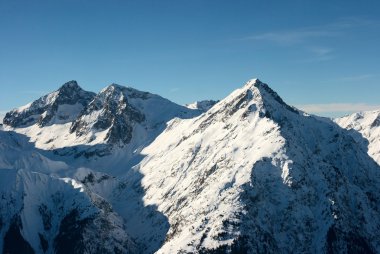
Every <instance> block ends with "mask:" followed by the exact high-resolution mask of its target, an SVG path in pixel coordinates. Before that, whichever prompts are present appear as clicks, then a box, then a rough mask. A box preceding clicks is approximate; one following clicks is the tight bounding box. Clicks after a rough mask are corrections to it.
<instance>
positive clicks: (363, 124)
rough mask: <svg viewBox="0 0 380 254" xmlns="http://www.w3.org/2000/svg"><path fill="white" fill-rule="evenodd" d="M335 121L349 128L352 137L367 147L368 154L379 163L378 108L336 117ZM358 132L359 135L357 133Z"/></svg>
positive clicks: (379, 112)
mask: <svg viewBox="0 0 380 254" xmlns="http://www.w3.org/2000/svg"><path fill="white" fill-rule="evenodd" d="M335 122H336V123H337V124H339V125H340V126H341V127H343V128H345V129H348V130H351V132H350V133H351V134H352V136H353V138H354V139H355V140H357V141H358V142H359V143H361V145H363V148H364V149H368V154H369V155H370V156H371V157H372V158H373V159H374V160H375V161H376V162H377V163H378V164H379V165H380V110H374V111H365V112H359V113H354V114H351V115H348V116H344V117H341V118H337V119H335ZM358 133H360V134H361V135H357V134H358ZM361 136H363V137H364V138H365V139H363V138H362V137H361ZM363 141H365V142H364V143H363ZM367 143H368V144H367Z"/></svg>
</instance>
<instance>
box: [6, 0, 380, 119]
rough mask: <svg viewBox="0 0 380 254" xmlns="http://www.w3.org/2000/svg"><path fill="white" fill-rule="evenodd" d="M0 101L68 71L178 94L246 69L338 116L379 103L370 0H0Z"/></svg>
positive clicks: (235, 81)
mask: <svg viewBox="0 0 380 254" xmlns="http://www.w3.org/2000/svg"><path fill="white" fill-rule="evenodd" d="M0 34H1V37H0V38H1V40H0V86H1V93H0V112H5V111H7V110H9V109H11V108H14V107H18V106H21V105H23V104H26V103H28V102H30V101H32V100H34V99H36V98H38V97H39V96H41V95H43V94H45V93H47V92H50V91H53V90H55V89H57V88H58V87H59V86H60V85H62V84H63V83H65V82H66V81H69V80H73V79H74V80H77V81H78V83H79V84H80V85H81V86H82V87H83V88H84V89H87V90H91V91H95V92H97V91H99V90H100V89H101V88H103V87H105V86H107V85H108V84H110V83H118V84H121V85H129V86H132V87H135V88H137V89H140V90H145V91H149V92H153V93H157V94H160V95H161V96H164V97H166V98H168V99H170V100H173V101H175V102H177V103H180V104H184V103H188V102H192V101H195V100H201V99H220V98H223V97H225V96H226V95H228V94H229V93H230V92H231V91H232V90H234V89H236V88H238V87H240V86H242V85H243V84H244V83H245V82H246V81H247V80H248V79H250V78H255V77H258V78H260V79H261V80H262V81H264V82H266V83H268V84H269V85H270V86H271V87H272V88H273V89H274V90H276V91H277V92H278V93H279V94H280V95H281V96H282V97H283V99H284V100H285V101H286V102H287V103H289V104H291V105H296V106H299V107H301V108H304V109H306V110H308V111H311V112H314V113H316V114H319V115H327V116H338V115H342V114H345V113H348V112H352V111H359V110H369V109H373V108H380V99H379V97H380V96H379V95H380V82H379V78H380V77H379V76H380V61H379V59H380V47H379V45H380V1H377V0H373V1H371V0H366V1H353V0H346V1H338V0H336V1H315V0H313V1H309V0H298V1H270V0H269V1H261V0H260V1H253V0H251V1H242V0H234V1H232V0H231V1H223V0H209V1H206V0H202V1H201V0H191V1H188V0H186V1H185V0H176V1H165V0H162V1H145V0H139V1H138V0H135V1H128V0H125V1H112V0H110V1H104V0H103V1H100V0H92V1H90V0H88V1H87V0H72V1H70V0H60V1H58V0H49V1H42V0H36V1H26V0H25V1H21V0H9V1H8V0H0Z"/></svg>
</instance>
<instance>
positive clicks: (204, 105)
mask: <svg viewBox="0 0 380 254" xmlns="http://www.w3.org/2000/svg"><path fill="white" fill-rule="evenodd" d="M218 102H219V101H214V100H204V101H196V102H193V103H190V104H186V107H188V108H190V109H198V110H200V111H202V112H206V111H207V110H209V109H210V108H212V106H214V105H215V104H216V103H218Z"/></svg>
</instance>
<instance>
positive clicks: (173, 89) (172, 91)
mask: <svg viewBox="0 0 380 254" xmlns="http://www.w3.org/2000/svg"><path fill="white" fill-rule="evenodd" d="M179 90H180V89H179V87H173V88H172V89H170V90H169V92H171V93H176V92H178V91H179Z"/></svg>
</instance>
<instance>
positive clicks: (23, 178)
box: [0, 79, 380, 253]
mask: <svg viewBox="0 0 380 254" xmlns="http://www.w3.org/2000/svg"><path fill="white" fill-rule="evenodd" d="M25 118H28V119H29V118H30V115H25ZM51 119H56V118H55V117H54V116H53V117H52V118H51ZM70 119H72V121H71V122H64V123H61V122H59V123H55V124H52V125H50V124H47V125H44V126H43V125H40V124H39V123H38V121H37V122H35V123H34V124H33V125H30V123H29V124H27V126H25V124H21V125H20V126H19V127H17V126H11V125H10V124H7V123H5V125H4V128H3V130H0V174H1V176H0V179H1V180H0V195H1V197H2V199H0V248H2V249H3V252H4V253H5V252H9V253H20V252H22V253H28V252H29V253H32V252H35V253H64V252H66V253H67V252H70V253H112V252H115V253H279V252H280V253H309V252H315V253H379V252H380V239H379V237H378V235H379V232H380V193H379V191H378V190H379V188H380V166H379V165H378V164H377V163H376V162H375V161H374V160H373V159H372V158H371V157H370V156H369V155H368V154H367V151H366V150H365V149H364V146H362V144H365V142H366V140H365V139H364V138H363V137H361V135H358V132H356V131H355V130H347V129H344V128H341V127H340V126H339V125H338V124H336V123H335V122H334V121H332V120H330V119H327V118H321V117H316V116H312V115H308V114H306V113H303V112H302V111H299V110H297V109H296V108H294V107H291V106H289V105H287V104H286V103H285V102H284V101H283V100H282V99H281V98H280V96H279V95H278V94H277V93H276V92H274V91H273V90H272V89H271V88H270V87H269V86H268V85H267V84H265V83H263V82H261V81H260V80H257V79H254V80H250V81H249V82H247V83H246V84H245V85H244V86H243V87H242V88H240V89H237V90H235V91H234V92H232V93H231V94H230V95H229V96H228V97H226V98H225V99H223V100H221V101H219V102H217V103H216V104H215V105H213V106H212V107H211V108H210V109H208V110H207V111H205V112H204V113H202V114H200V110H198V109H195V110H194V109H193V110H192V109H188V108H185V107H182V106H179V105H177V104H174V103H172V102H170V101H168V100H166V99H163V98H162V97H160V96H158V95H153V94H150V93H146V92H141V91H138V90H135V89H133V88H129V87H122V86H118V85H115V84H112V85H110V86H108V87H106V88H105V89H103V90H102V91H101V92H100V93H98V94H97V95H94V96H93V97H92V100H91V101H89V102H88V103H87V104H85V105H84V106H83V109H82V110H81V111H80V112H79V113H78V114H74V115H73V116H72V117H71V118H70ZM18 121H20V122H28V121H27V120H22V118H20V119H19V120H18ZM354 133H356V134H354ZM74 229H75V230H74Z"/></svg>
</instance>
